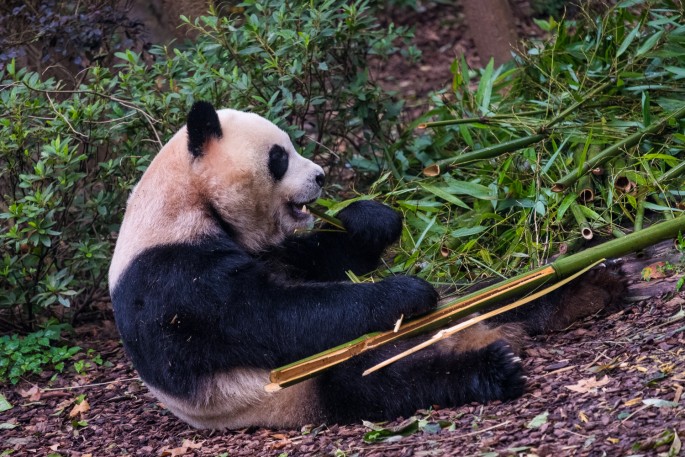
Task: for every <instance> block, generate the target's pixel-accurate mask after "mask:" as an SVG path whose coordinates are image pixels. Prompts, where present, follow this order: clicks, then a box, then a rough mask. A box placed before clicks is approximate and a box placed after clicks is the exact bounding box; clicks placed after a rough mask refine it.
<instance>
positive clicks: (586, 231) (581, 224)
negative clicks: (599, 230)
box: [571, 202, 594, 240]
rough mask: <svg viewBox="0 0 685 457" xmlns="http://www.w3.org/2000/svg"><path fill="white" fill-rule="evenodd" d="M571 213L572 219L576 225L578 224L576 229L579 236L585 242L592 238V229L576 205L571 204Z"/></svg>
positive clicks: (574, 203)
mask: <svg viewBox="0 0 685 457" xmlns="http://www.w3.org/2000/svg"><path fill="white" fill-rule="evenodd" d="M571 213H572V214H573V217H574V219H575V220H576V223H577V224H578V228H579V229H580V235H581V236H582V237H583V238H585V239H586V240H591V239H592V237H593V236H594V233H593V232H592V227H590V223H589V222H588V221H587V219H586V218H585V214H583V211H582V210H581V209H580V206H579V205H578V203H576V202H573V203H571Z"/></svg>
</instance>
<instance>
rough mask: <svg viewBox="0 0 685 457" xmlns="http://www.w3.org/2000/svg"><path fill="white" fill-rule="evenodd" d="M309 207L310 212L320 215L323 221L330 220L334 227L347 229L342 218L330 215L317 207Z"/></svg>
mask: <svg viewBox="0 0 685 457" xmlns="http://www.w3.org/2000/svg"><path fill="white" fill-rule="evenodd" d="M308 209H309V212H310V213H312V214H313V215H314V216H316V217H318V218H319V219H321V220H322V221H324V222H328V223H329V224H331V225H332V226H333V227H336V228H339V229H340V230H345V226H344V225H343V223H342V221H341V220H340V219H338V218H336V217H333V216H329V215H328V214H326V213H325V212H323V211H321V210H319V209H317V208H314V207H310V208H308Z"/></svg>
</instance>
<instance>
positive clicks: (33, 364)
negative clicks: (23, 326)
mask: <svg viewBox="0 0 685 457" xmlns="http://www.w3.org/2000/svg"><path fill="white" fill-rule="evenodd" d="M62 330H63V326H62V325H50V326H48V327H46V328H45V329H44V330H39V331H37V332H34V333H30V334H28V335H26V336H24V337H20V336H18V335H11V336H7V335H5V336H2V337H0V354H2V356H1V357H0V383H4V382H7V381H9V382H11V383H12V384H16V383H17V382H19V380H20V379H21V377H22V376H25V375H27V374H37V373H40V372H41V371H43V369H44V368H45V367H46V366H50V367H52V368H54V370H55V371H58V372H60V373H61V372H62V371H63V370H64V368H65V364H64V362H65V361H67V360H69V359H71V358H72V357H73V356H74V355H76V354H77V353H78V352H79V351H80V350H81V348H79V347H78V346H72V347H69V346H68V345H59V344H58V343H59V342H60V334H61V332H62Z"/></svg>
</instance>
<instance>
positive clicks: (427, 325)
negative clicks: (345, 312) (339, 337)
mask: <svg viewBox="0 0 685 457" xmlns="http://www.w3.org/2000/svg"><path fill="white" fill-rule="evenodd" d="M678 232H685V215H683V216H678V217H675V218H673V219H671V220H669V221H664V222H660V223H658V224H654V225H652V226H651V227H648V228H645V229H643V230H641V231H640V232H637V233H631V234H629V235H626V236H623V237H621V238H617V239H614V240H611V241H608V242H606V243H603V244H600V245H599V246H595V247H592V248H590V249H586V250H585V251H582V252H579V253H577V254H573V255H570V256H567V257H563V258H560V259H558V260H556V261H555V262H553V263H551V264H549V265H546V266H542V267H540V268H537V269H535V270H533V271H531V272H528V273H524V274H521V275H518V276H515V277H513V278H511V279H507V280H505V281H502V282H500V283H497V284H494V285H492V286H490V287H487V288H485V289H483V290H480V291H477V292H474V293H471V294H469V295H466V296H464V297H461V298H459V299H456V300H454V301H451V302H448V303H447V304H445V305H443V306H441V307H439V308H438V309H437V310H435V311H433V312H431V313H429V314H427V315H425V316H423V317H420V318H418V319H415V320H412V321H409V322H407V323H405V324H403V325H402V326H401V327H400V329H399V331H397V332H394V331H392V330H391V331H387V332H379V333H372V334H368V335H364V336H362V337H360V338H358V339H356V340H354V341H350V342H347V343H345V344H342V345H340V346H337V347H335V348H333V349H329V350H327V351H324V352H321V353H319V354H316V355H313V356H311V357H308V358H306V359H303V360H300V361H297V362H294V363H292V364H289V365H286V366H284V367H281V368H278V369H275V370H273V371H272V372H271V375H270V381H271V383H270V384H268V385H267V386H265V389H266V390H267V391H269V392H273V391H277V390H279V389H281V388H283V387H287V386H289V385H292V384H296V383H298V382H300V381H303V380H305V379H307V378H310V377H312V376H316V375H317V374H319V373H321V372H322V371H324V370H326V369H328V368H331V367H333V366H335V365H338V364H339V363H341V362H344V361H345V360H348V359H349V358H351V357H353V356H355V355H358V354H361V353H363V352H366V351H368V350H370V349H373V348H376V347H378V346H380V345H382V344H385V343H388V342H391V341H394V340H396V339H398V338H402V337H406V336H409V335H416V334H419V333H423V332H426V331H430V330H433V329H436V328H438V327H440V326H443V325H446V324H448V323H450V322H453V321H454V320H456V319H459V318H462V317H464V316H467V315H469V314H472V313H474V312H476V311H479V310H481V309H483V308H485V307H488V306H490V305H492V304H493V303H496V302H498V301H501V300H504V299H507V298H511V297H513V296H516V295H520V294H522V293H525V292H529V291H531V290H534V289H536V288H538V287H540V286H541V285H543V284H545V283H549V282H551V281H554V280H560V279H563V278H566V277H568V276H570V275H572V274H574V273H576V272H578V271H580V270H582V269H583V268H585V267H587V265H590V264H592V263H594V262H596V261H598V260H599V259H602V258H607V259H609V258H616V257H620V256H622V255H626V254H628V253H630V252H635V251H639V250H640V249H643V248H646V247H647V246H650V245H652V244H656V243H658V242H660V241H663V240H666V239H668V238H673V237H675V236H677V234H678Z"/></svg>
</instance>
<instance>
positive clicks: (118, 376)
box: [0, 3, 685, 457]
mask: <svg viewBox="0 0 685 457" xmlns="http://www.w3.org/2000/svg"><path fill="white" fill-rule="evenodd" d="M431 4H432V3H431ZM432 5H433V4H432ZM399 19H400V21H401V22H404V23H409V24H412V25H414V26H415V27H416V30H417V31H416V35H417V45H418V46H419V47H420V48H421V49H422V50H423V52H424V63H423V64H419V65H417V66H413V67H410V66H408V65H407V64H406V63H405V62H401V61H392V62H391V64H390V65H389V66H388V67H387V68H386V69H384V72H383V74H384V76H383V78H382V81H383V83H384V84H388V85H390V86H392V85H394V87H395V88H396V89H397V90H400V91H402V92H403V93H406V94H408V98H412V97H414V98H415V100H416V101H417V105H418V104H420V101H419V100H420V99H421V97H424V96H425V94H427V93H428V91H430V90H434V89H437V88H440V87H444V86H445V83H447V84H449V81H450V79H451V75H450V73H449V65H450V63H451V62H452V60H453V59H454V57H456V56H457V55H459V54H460V53H464V54H466V57H467V60H468V61H469V62H470V63H472V64H477V63H478V62H477V59H478V57H477V56H476V55H475V53H474V52H473V50H472V45H471V44H470V41H469V40H468V39H467V38H466V34H465V30H464V27H463V25H462V24H461V19H460V13H459V11H458V10H457V9H455V8H453V7H449V6H447V5H439V7H438V8H436V7H435V6H433V7H431V8H429V9H427V10H424V11H415V12H411V13H406V14H405V16H404V17H402V18H399ZM520 26H522V27H527V25H526V23H525V21H524V22H521V24H520ZM531 33H532V32H531ZM646 258H647V260H645V261H643V262H641V263H640V262H634V263H630V264H629V265H631V266H632V269H630V268H627V269H626V275H627V278H628V279H629V280H630V281H631V282H632V283H633V284H632V286H631V294H630V295H631V296H632V298H628V299H627V300H626V303H625V304H624V307H623V309H622V310H621V311H619V312H617V313H614V314H611V315H601V316H593V317H591V318H588V319H586V320H584V321H581V322H579V323H576V324H574V325H573V326H572V327H571V328H569V329H567V330H565V331H563V332H558V333H553V334H549V335H545V336H543V337H538V338H536V339H534V340H532V341H530V343H529V344H528V345H527V347H526V348H525V351H524V360H523V363H524V367H525V369H526V371H527V374H528V376H529V379H528V387H527V391H526V393H525V395H524V396H523V397H521V398H519V399H517V400H515V401H511V402H506V403H501V402H495V403H491V404H487V405H480V404H471V405H465V406H462V407H459V408H440V407H439V406H435V407H434V408H433V409H431V410H426V411H418V412H417V414H416V418H418V419H421V422H420V423H419V424H418V425H419V427H418V430H416V431H415V432H413V433H410V434H408V436H405V437H399V436H397V437H394V438H391V439H390V440H387V441H384V442H377V443H366V442H365V441H364V436H365V434H366V433H368V432H369V431H370V428H369V427H368V426H367V425H365V424H363V423H357V424H351V425H335V424H325V425H322V424H312V426H311V427H306V428H304V429H302V430H271V429H263V428H252V429H245V430H239V431H208V430H195V429H192V428H190V427H189V426H187V425H186V424H184V423H182V422H180V421H179V420H178V419H176V418H175V417H174V416H173V415H171V414H170V413H169V412H168V411H167V410H166V409H165V408H164V406H163V405H162V404H160V403H159V402H158V401H157V400H156V399H155V398H154V397H153V396H152V395H151V394H150V393H149V392H148V391H147V389H146V387H145V386H144V385H143V384H142V382H141V381H140V380H139V378H138V377H137V374H136V372H135V371H134V370H133V369H132V367H131V365H130V363H129V361H128V358H127V357H126V355H125V354H124V352H123V349H122V347H121V344H120V342H119V339H118V337H117V335H116V331H115V329H114V326H113V323H112V321H111V313H110V312H107V313H106V314H107V315H108V316H109V319H105V320H101V321H98V323H97V324H90V325H82V326H80V327H78V328H77V331H78V337H77V338H76V341H74V342H73V343H74V344H77V345H79V346H81V347H82V348H83V349H84V351H82V357H84V361H90V362H91V363H90V367H88V368H86V369H85V371H83V372H82V373H81V374H78V373H76V372H75V371H74V370H73V369H69V370H67V371H66V372H65V373H63V374H60V375H58V376H56V378H55V379H54V380H51V378H52V376H53V374H54V373H51V372H44V373H43V374H42V375H41V376H39V377H33V378H29V379H27V380H23V381H22V382H21V383H19V384H18V385H16V386H12V385H0V392H2V394H3V395H4V396H5V397H6V398H7V400H8V401H9V403H10V404H11V405H13V408H11V409H9V410H7V411H5V412H1V413H0V436H1V437H2V440H0V453H2V452H3V451H6V452H8V451H9V450H12V451H13V452H12V453H11V454H10V455H19V456H32V455H36V456H45V455H51V454H52V455H60V456H73V457H86V456H89V455H90V456H122V455H134V456H178V455H195V456H219V455H227V456H348V457H351V456H357V455H358V456H368V457H372V456H449V455H456V456H469V455H474V456H505V455H507V456H508V455H536V456H540V457H542V456H550V455H558V456H566V455H578V456H586V455H587V456H600V455H609V456H614V455H631V454H640V455H658V454H660V453H664V454H663V455H669V454H668V453H669V450H670V451H671V453H670V455H677V454H678V452H679V443H680V438H678V436H680V437H685V410H684V409H683V400H682V393H683V388H684V386H685V333H684V331H685V319H683V318H684V317H685V312H684V311H683V306H684V305H685V292H679V293H676V292H675V289H676V286H675V284H676V281H677V279H678V277H679V276H678V275H677V274H676V275H671V276H669V274H662V272H661V270H659V271H658V272H657V273H656V274H655V275H653V277H652V281H651V282H649V283H647V282H645V281H642V280H641V279H640V272H641V271H642V268H643V267H644V266H645V265H646V264H648V263H649V262H653V261H655V260H657V258H656V257H653V256H651V255H647V256H646ZM654 271H656V270H654ZM87 349H92V350H93V352H92V353H91V354H90V355H89V356H85V353H86V350H87ZM98 354H99V356H100V357H101V359H102V360H103V361H104V363H103V364H101V365H98V364H96V363H94V362H93V361H92V359H93V357H94V356H95V355H98ZM81 399H83V401H81ZM79 401H81V402H80V403H78V402H79ZM77 403H78V404H77ZM416 418H414V419H411V418H398V419H397V420H395V421H393V422H391V423H388V424H382V427H384V428H386V429H389V428H392V427H396V426H401V425H406V421H407V420H409V421H410V422H411V421H415V420H416ZM2 455H5V454H2Z"/></svg>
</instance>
